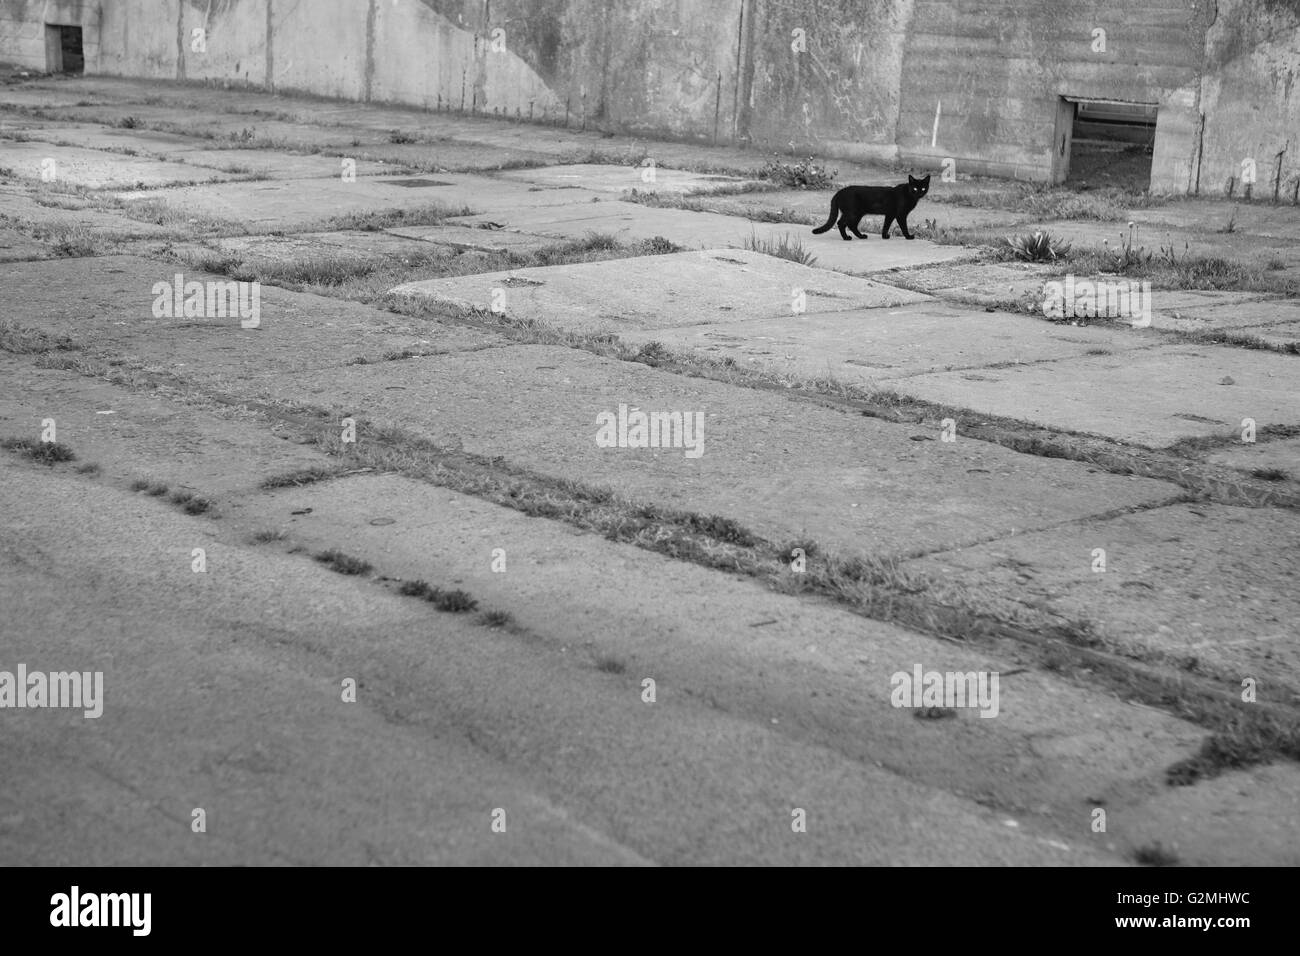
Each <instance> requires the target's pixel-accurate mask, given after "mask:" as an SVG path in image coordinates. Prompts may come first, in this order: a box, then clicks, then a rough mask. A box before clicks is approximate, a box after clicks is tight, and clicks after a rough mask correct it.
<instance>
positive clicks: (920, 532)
mask: <svg viewBox="0 0 1300 956" xmlns="http://www.w3.org/2000/svg"><path fill="white" fill-rule="evenodd" d="M200 374H201V370H200ZM245 387H247V388H251V389H254V393H255V394H257V395H265V396H268V397H273V398H278V399H282V400H286V401H289V400H295V401H297V400H305V401H310V402H313V403H317V404H322V405H327V406H333V407H335V408H337V409H338V410H340V411H346V413H348V414H353V415H357V416H361V417H367V418H371V419H373V420H376V421H382V422H390V423H396V424H399V425H401V426H402V427H405V428H410V429H412V430H414V431H416V432H418V433H421V434H424V435H426V436H428V437H429V438H431V439H433V440H434V441H436V442H438V443H439V444H442V445H445V446H449V447H453V448H462V449H464V450H465V451H468V452H474V453H477V454H482V455H486V456H497V455H503V456H504V457H505V458H506V459H507V460H509V461H514V462H517V463H519V464H522V465H525V466H527V467H529V468H532V469H534V470H536V471H538V472H541V473H543V474H546V475H551V476H554V477H557V478H566V479H572V480H576V481H582V482H589V483H594V484H597V485H601V486H607V487H609V488H612V489H613V490H614V491H615V492H617V493H618V494H621V495H624V496H626V497H628V498H632V499H634V500H642V501H653V502H657V503H659V504H661V505H667V506H670V507H675V508H683V509H688V510H691V511H696V512H702V513H705V514H714V513H716V514H720V515H725V516H727V517H730V518H733V519H735V520H737V521H739V522H740V523H741V524H743V525H745V526H746V527H749V528H750V529H752V530H753V531H755V532H756V533H758V534H760V535H763V536H765V537H767V538H770V539H772V540H774V541H777V542H779V543H782V544H784V543H785V542H787V541H788V540H790V539H792V538H796V537H801V536H806V537H812V538H815V539H816V540H817V541H819V542H821V543H822V544H823V545H824V546H833V547H835V548H836V549H838V550H842V551H845V552H855V553H864V552H865V553H870V554H876V555H887V554H899V553H911V552H914V551H918V550H932V549H935V548H943V547H950V546H959V545H962V544H966V543H971V542H974V541H980V540H987V539H988V538H991V537H1001V536H1004V535H1007V534H1011V533H1013V529H1014V531H1016V532H1019V531H1022V530H1026V529H1028V528H1034V527H1045V526H1048V525H1052V524H1056V523H1058V522H1061V521H1069V520H1074V519H1077V518H1080V517H1084V516H1086V515H1089V514H1096V513H1100V512H1103V511H1108V510H1110V509H1112V508H1117V507H1124V506H1125V505H1137V504H1150V503H1153V502H1161V501H1166V500H1168V499H1170V498H1172V497H1173V496H1174V495H1175V494H1176V493H1178V490H1177V489H1176V488H1175V487H1174V486H1172V485H1167V484H1165V483H1163V482H1157V481H1149V480H1145V479H1143V480H1138V479H1131V478H1123V477H1119V476H1112V475H1100V474H1095V473H1090V472H1089V470H1088V469H1087V468H1086V467H1085V466H1083V465H1080V464H1077V463H1073V462H1065V461H1061V460H1052V459H1045V458H1036V457H1030V456H1025V455H1018V454H1015V453H1014V452H1011V451H1008V450H1007V449H1005V448H1002V447H1000V446H995V445H989V444H985V443H982V442H973V441H957V442H953V443H944V442H939V441H914V440H913V436H914V435H917V433H918V429H917V428H915V427H911V428H908V427H903V426H899V425H889V424H886V423H884V422H880V421H878V420H875V419H868V418H865V417H862V416H857V415H848V414H845V413H842V412H839V411H835V410H831V409H826V408H822V407H820V406H815V405H812V404H805V403H800V402H793V403H792V402H790V401H788V400H787V399H785V398H784V397H783V396H780V395H776V394H771V393H765V392H760V391H754V390H752V389H746V388H738V387H734V386H728V385H724V384H721V383H717V382H710V381H706V380H701V379H686V378H682V377H679V376H676V375H670V374H667V373H664V372H660V371H658V370H656V369H652V368H650V367H648V366H645V365H641V364H639V363H628V362H618V361H614V360H610V359H603V358H599V357H596V356H593V355H590V354H589V353H585V352H580V351H574V350H571V349H564V348H556V347H550V346H514V347H510V348H495V349H487V350H483V351H477V352H464V353H459V354H457V355H455V356H454V357H452V356H446V357H435V358H423V359H411V360H409V361H404V362H390V363H385V364H384V365H383V366H382V367H379V366H351V367H348V368H343V369H332V370H330V371H329V373H328V374H326V375H318V374H304V375H297V376H289V375H283V374H275V375H268V376H265V377H264V378H263V379H262V380H261V382H252V381H250V382H249V383H247V385H246V386H245ZM620 404H626V405H629V406H637V407H640V408H641V409H643V410H644V411H647V412H650V411H669V412H672V411H679V412H682V413H683V414H684V415H688V414H689V415H692V416H695V415H697V414H699V415H703V420H704V442H703V452H702V455H701V456H700V457H695V458H688V457H686V455H685V451H686V449H684V448H683V447H675V448H648V449H637V448H617V447H615V448H601V447H599V446H597V444H596V434H597V415H598V414H599V413H601V412H606V411H608V412H617V410H618V406H619V405H620ZM692 420H694V419H692ZM362 440H364V436H359V437H358V441H362Z"/></svg>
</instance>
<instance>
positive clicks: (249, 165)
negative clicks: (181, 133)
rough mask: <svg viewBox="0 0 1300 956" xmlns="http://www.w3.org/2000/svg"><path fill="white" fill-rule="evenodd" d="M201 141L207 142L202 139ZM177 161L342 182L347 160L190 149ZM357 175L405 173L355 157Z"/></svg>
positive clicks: (274, 176)
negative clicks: (344, 162) (332, 179)
mask: <svg viewBox="0 0 1300 956" xmlns="http://www.w3.org/2000/svg"><path fill="white" fill-rule="evenodd" d="M200 142H204V141H203V140H200ZM175 158H176V160H177V162H181V163H185V164H186V165H188V166H205V167H209V168H211V169H220V170H225V171H232V170H233V171H235V172H237V173H238V174H239V175H243V176H259V177H264V178H268V179H328V178H334V179H339V180H340V181H341V179H342V175H343V159H342V158H341V157H338V156H317V155H303V154H301V153H277V152H272V151H270V150H265V149H195V148H190V149H186V150H185V151H184V152H180V153H177V154H176V157H175ZM353 158H354V160H355V165H354V166H353V167H352V171H353V172H355V173H356V174H357V176H398V175H405V174H406V171H405V168H404V167H402V166H401V165H399V164H395V163H386V162H382V161H377V160H368V159H361V158H359V157H353Z"/></svg>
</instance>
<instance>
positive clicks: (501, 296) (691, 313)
mask: <svg viewBox="0 0 1300 956" xmlns="http://www.w3.org/2000/svg"><path fill="white" fill-rule="evenodd" d="M476 231H477V230H476ZM392 291H393V292H394V293H395V294H398V295H404V296H414V297H420V298H428V299H431V300H432V301H435V302H446V303H449V304H452V305H456V306H460V307H472V308H477V309H488V308H491V307H492V306H493V305H497V306H499V307H501V308H504V310H505V312H506V314H507V315H509V316H511V317H512V318H515V319H533V320H537V321H542V322H548V323H551V324H553V325H559V326H562V327H564V328H578V329H589V330H590V329H600V330H609V329H612V330H619V329H626V328H633V329H635V328H646V329H649V328H654V329H658V328H672V327H674V326H684V325H691V324H694V323H697V322H699V321H701V320H702V319H710V320H712V321H718V322H724V323H725V322H728V321H731V322H740V321H744V320H747V319H753V318H756V317H759V316H769V317H778V316H785V317H786V318H787V320H788V321H789V322H790V324H792V325H797V324H798V323H799V321H800V319H801V318H803V316H801V315H796V314H795V313H794V311H793V305H794V302H795V297H796V296H797V295H798V293H799V292H800V291H802V293H803V296H804V306H805V308H806V309H807V312H806V313H805V314H816V313H819V312H842V311H845V310H849V309H865V308H873V307H881V306H897V305H902V304H904V303H910V302H919V301H923V300H924V299H925V298H926V297H925V296H923V295H920V294H919V293H915V292H908V291H906V290H902V289H897V288H895V287H893V286H889V285H884V284H882V283H879V282H872V281H871V280H869V279H860V278H856V277H849V276H844V275H838V274H836V273H833V272H825V271H822V270H820V269H813V268H809V267H807V266H802V265H799V264H798V263H794V262H790V261H789V260H787V259H779V258H777V257H775V256H768V255H764V254H762V253H758V252H747V251H743V250H730V249H728V250H711V251H703V252H682V253H674V254H671V255H663V256H641V257H638V258H633V259H614V260H607V261H604V262H587V263H581V264H579V265H565V266H543V267H537V268H531V269H517V270H513V271H510V272H489V273H483V274H480V275H472V276H460V277H457V278H454V279H430V280H427V281H423V282H410V283H406V284H404V285H400V286H398V287H397V288H395V289H393V290H392Z"/></svg>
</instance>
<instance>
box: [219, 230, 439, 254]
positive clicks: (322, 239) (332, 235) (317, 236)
mask: <svg viewBox="0 0 1300 956" xmlns="http://www.w3.org/2000/svg"><path fill="white" fill-rule="evenodd" d="M209 243H210V245H213V246H216V247H217V248H218V249H221V250H222V251H223V252H234V253H239V254H241V255H246V256H255V257H257V258H259V259H274V260H281V261H285V260H293V259H299V258H302V257H304V256H313V255H315V256H333V257H347V258H367V259H384V260H389V259H396V260H409V259H410V258H411V257H418V258H420V259H428V258H430V257H432V256H435V255H436V254H437V252H438V249H437V247H436V246H433V245H430V244H428V243H424V242H420V241H418V240H415V239H404V238H402V237H400V236H397V235H394V234H392V233H390V232H378V231H376V232H360V231H355V230H345V231H342V232H298V233H293V234H292V235H287V236H286V235H256V236H230V237H227V238H217V239H212V240H210V241H209ZM446 254H447V255H448V256H450V255H454V253H453V252H452V251H451V250H446Z"/></svg>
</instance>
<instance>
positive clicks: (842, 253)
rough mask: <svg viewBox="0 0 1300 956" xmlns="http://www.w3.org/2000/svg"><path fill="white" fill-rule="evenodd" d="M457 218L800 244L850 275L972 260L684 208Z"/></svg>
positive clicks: (573, 234)
mask: <svg viewBox="0 0 1300 956" xmlns="http://www.w3.org/2000/svg"><path fill="white" fill-rule="evenodd" d="M502 215H503V214H502V213H493V214H485V215H481V216H472V217H466V218H463V219H457V220H455V221H456V222H460V223H465V224H469V225H473V224H476V223H479V222H483V221H486V220H488V219H492V218H493V217H495V218H496V221H498V222H503V225H504V226H505V227H506V228H507V229H511V230H515V231H518V232H527V233H533V234H536V235H544V236H555V237H556V238H565V239H571V238H577V237H580V236H584V235H586V234H587V233H591V232H596V233H601V234H607V235H612V236H614V237H615V238H617V239H619V240H621V241H624V242H637V241H643V240H646V239H653V238H655V237H656V236H661V237H663V238H665V239H668V240H669V241H671V242H675V243H677V244H678V245H680V246H685V247H686V248H704V249H725V248H741V249H743V248H744V247H745V246H746V244H747V243H749V242H750V241H751V240H752V239H757V240H760V241H767V242H778V243H779V242H780V241H781V240H782V239H792V240H798V241H799V242H801V243H802V244H803V247H804V249H805V250H806V251H807V252H809V253H811V254H812V255H813V256H815V257H816V261H815V263H814V265H816V266H817V267H819V268H822V269H834V270H835V271H837V272H846V273H848V274H850V275H867V274H870V273H875V272H886V271H888V270H890V269H900V268H906V267H908V266H916V265H921V264H924V263H927V262H947V261H950V260H953V259H960V258H966V257H969V256H971V255H972V252H971V250H969V249H963V248H961V247H959V246H938V245H935V244H934V243H931V242H927V241H925V240H924V239H917V240H914V241H912V242H908V241H907V240H905V239H890V240H883V239H881V238H879V236H877V237H874V238H872V239H868V240H866V241H865V242H864V241H861V240H853V241H850V242H844V241H843V240H842V239H840V238H839V236H838V235H837V236H836V237H835V240H834V242H833V243H832V241H831V240H830V239H829V238H827V236H824V235H823V236H814V235H812V234H811V232H810V230H809V229H808V228H807V227H806V226H796V225H790V224H788V223H758V222H750V221H749V220H746V219H739V218H736V217H734V216H720V215H717V214H716V213H710V212H690V211H687V210H684V209H659V208H655V207H653V206H641V205H638V204H636V203H629V202H618V201H614V202H602V203H593V204H590V205H584V204H575V205H569V206H565V207H563V208H552V207H548V208H531V209H520V210H517V211H513V212H511V213H510V214H509V215H508V216H506V217H505V219H504V220H503V219H502Z"/></svg>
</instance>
